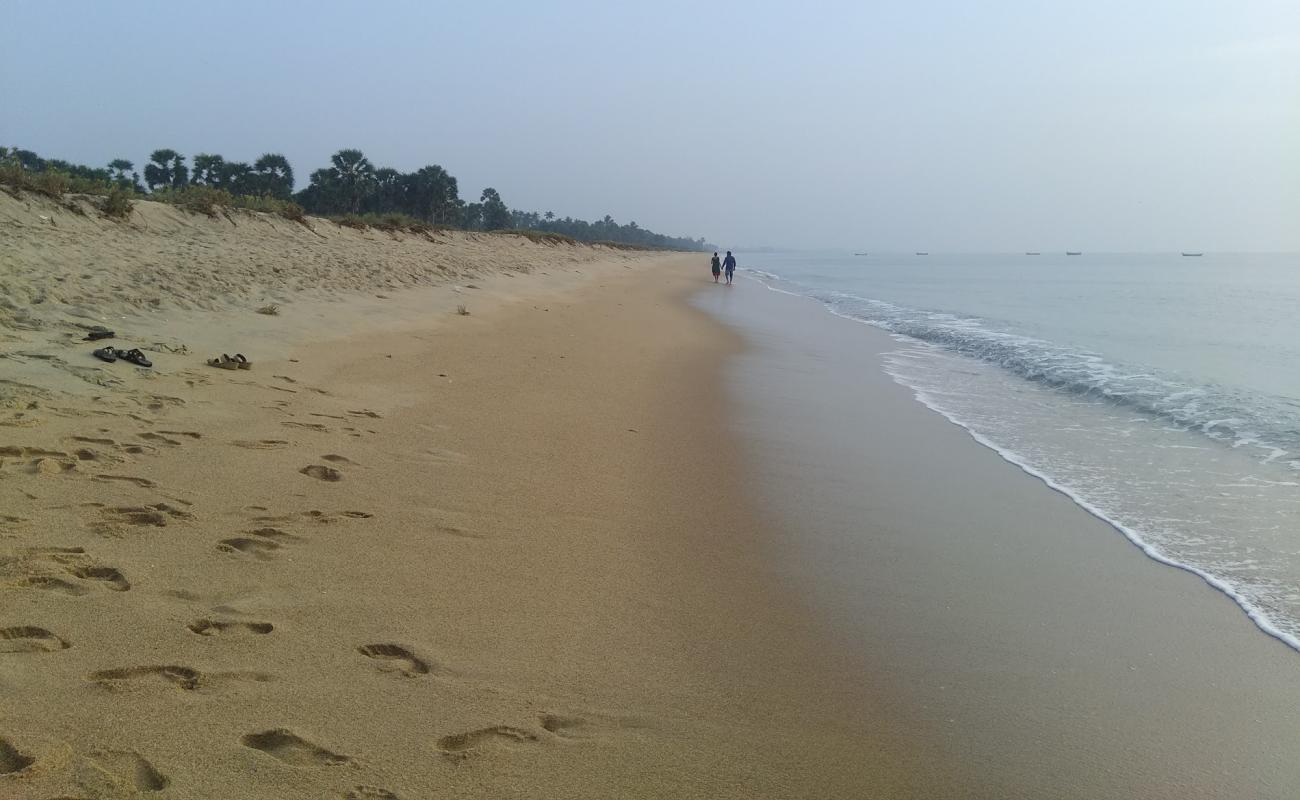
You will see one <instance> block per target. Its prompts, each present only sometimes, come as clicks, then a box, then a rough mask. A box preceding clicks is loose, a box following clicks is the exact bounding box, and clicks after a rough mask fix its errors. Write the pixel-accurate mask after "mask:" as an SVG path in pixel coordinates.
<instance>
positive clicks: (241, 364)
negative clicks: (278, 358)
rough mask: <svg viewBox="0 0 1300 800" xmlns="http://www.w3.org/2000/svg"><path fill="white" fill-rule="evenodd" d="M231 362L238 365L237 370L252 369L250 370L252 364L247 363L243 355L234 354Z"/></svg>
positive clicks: (250, 362)
mask: <svg viewBox="0 0 1300 800" xmlns="http://www.w3.org/2000/svg"><path fill="white" fill-rule="evenodd" d="M232 360H233V361H234V362H235V363H236V364H237V365H239V368H240V369H252V368H253V362H252V361H249V360H248V359H247V358H244V354H243V353H235V357H234V359H232Z"/></svg>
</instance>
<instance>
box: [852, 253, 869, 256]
mask: <svg viewBox="0 0 1300 800" xmlns="http://www.w3.org/2000/svg"><path fill="white" fill-rule="evenodd" d="M853 255H855V256H865V255H867V254H866V253H854V254H853Z"/></svg>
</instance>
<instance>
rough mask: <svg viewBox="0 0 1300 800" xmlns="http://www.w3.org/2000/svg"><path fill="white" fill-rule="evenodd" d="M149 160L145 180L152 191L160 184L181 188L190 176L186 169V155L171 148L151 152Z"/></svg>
mask: <svg viewBox="0 0 1300 800" xmlns="http://www.w3.org/2000/svg"><path fill="white" fill-rule="evenodd" d="M149 161H150V162H152V163H149V164H146V165H145V167H144V180H145V182H146V183H148V184H149V189H150V191H152V190H154V189H156V188H158V187H160V186H171V187H174V188H177V189H179V188H181V187H182V186H184V185H185V180H186V178H188V177H189V170H187V169H185V156H183V155H181V154H180V153H178V152H176V151H175V150H172V149H169V148H163V149H161V150H155V151H153V152H152V153H150V154H149Z"/></svg>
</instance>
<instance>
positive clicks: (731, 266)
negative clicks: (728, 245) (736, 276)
mask: <svg viewBox="0 0 1300 800" xmlns="http://www.w3.org/2000/svg"><path fill="white" fill-rule="evenodd" d="M715 257H716V256H715ZM722 268H723V269H725V270H726V271H727V285H728V286H730V285H731V275H732V273H734V272H735V271H736V257H735V256H733V255H732V254H731V251H730V250H728V251H727V257H726V258H724V259H722Z"/></svg>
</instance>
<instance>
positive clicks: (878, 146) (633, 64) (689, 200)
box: [0, 0, 1300, 252]
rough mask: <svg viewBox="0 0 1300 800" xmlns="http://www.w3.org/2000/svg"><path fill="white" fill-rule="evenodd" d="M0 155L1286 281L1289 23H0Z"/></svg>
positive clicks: (1292, 158)
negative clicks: (174, 155) (237, 167)
mask: <svg viewBox="0 0 1300 800" xmlns="http://www.w3.org/2000/svg"><path fill="white" fill-rule="evenodd" d="M0 20H3V25H2V28H0V29H2V30H3V31H4V33H3V45H2V46H0V144H4V145H9V146H15V145H16V146H21V147H24V148H27V149H31V150H35V151H37V152H38V153H40V154H41V155H43V156H46V157H53V158H63V159H66V160H69V161H76V162H79V163H88V164H93V165H103V164H106V163H107V162H108V161H109V160H111V159H113V158H118V157H123V158H129V159H131V160H132V161H134V162H136V165H137V168H141V167H142V166H143V163H144V162H145V161H146V160H147V159H148V154H149V153H150V152H151V151H152V150H154V149H157V148H161V147H170V148H173V149H175V150H178V151H180V152H181V153H183V154H185V155H191V156H192V155H193V154H195V153H198V152H208V153H219V154H221V155H223V156H225V157H226V158H227V159H230V160H240V161H252V160H254V159H256V158H257V157H258V156H259V155H261V154H262V153H264V152H280V153H283V154H285V155H286V156H287V157H288V158H289V160H290V162H291V163H292V164H293V166H294V168H295V171H296V173H297V175H298V179H299V184H300V185H302V183H303V182H304V181H305V180H306V178H307V176H308V175H309V174H310V173H311V172H312V170H314V169H316V168H318V167H321V166H324V165H325V164H326V163H327V161H328V158H329V156H330V154H331V153H333V152H335V151H336V150H339V149H342V148H346V147H355V148H359V149H361V150H363V151H364V152H365V153H366V155H367V156H368V157H369V158H370V159H371V161H373V162H374V163H375V164H376V165H377V166H388V167H393V168H396V169H399V170H402V171H409V170H413V169H417V168H419V167H421V166H423V165H425V164H439V165H441V166H443V167H444V168H446V169H447V170H448V171H449V172H450V173H451V174H452V175H454V176H456V177H457V179H458V180H459V182H460V187H461V195H462V197H465V198H467V199H477V198H478V194H479V192H480V191H481V190H482V188H483V187H486V186H492V187H494V188H496V189H497V190H498V191H499V192H500V193H501V195H502V197H503V199H504V200H505V201H506V203H507V204H508V205H510V206H511V207H513V208H519V209H524V210H536V211H547V210H550V211H555V212H556V213H557V214H559V215H560V216H565V215H571V216H575V217H580V218H585V219H595V218H599V217H602V216H604V215H605V214H610V215H611V216H613V217H614V218H615V219H616V220H618V221H620V222H627V221H629V220H635V221H636V222H637V223H638V224H639V225H641V226H642V227H646V228H650V229H652V230H655V231H658V232H661V233H668V234H673V235H686V236H692V237H695V236H704V237H707V238H708V239H709V240H710V241H711V242H716V243H717V244H718V245H720V246H722V247H733V248H744V247H754V246H759V245H768V246H775V247H794V248H811V249H848V250H874V251H889V250H893V251H902V252H910V251H912V250H927V251H933V252H945V251H946V252H1018V251H1023V250H1031V249H1032V250H1044V251H1050V250H1059V249H1067V248H1068V249H1087V250H1090V251H1162V250H1206V251H1300V2H1296V0H1287V1H1286V2H1272V1H1270V0H1234V1H1232V2H1227V1H1225V2H1218V1H1217V0H1206V1H1205V2H1199V1H1198V0H1178V1H1177V2H1174V1H1173V0H1125V1H1124V2H1117V1H1115V0H1087V1H1086V2H1075V0H1060V2H1054V1H1053V0H1006V1H1005V2H998V1H997V0H988V1H987V2H976V1H975V0H969V1H965V2H959V1H958V0H913V1H912V2H867V1H865V0H859V2H817V0H805V1H804V2H797V3H796V2H763V0H751V2H709V0H695V2H676V0H658V1H657V2H653V3H635V2H609V0H603V1H601V2H569V0H551V2H546V3H538V2H528V3H519V2H511V1H506V0H498V2H482V3H467V2H459V3H442V2H428V1H427V0H426V1H424V2H420V1H415V0H412V1H411V2H399V1H397V0H394V1H392V2H384V1H383V0H373V1H372V2H342V1H341V0H312V2H295V0H279V1H278V2H244V0H228V1H227V2H222V3H200V2H175V1H173V2H140V1H133V0H117V2H113V3H105V2H98V0H95V1H87V2H76V1H74V0H40V1H39V2H28V1H27V0H0Z"/></svg>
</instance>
